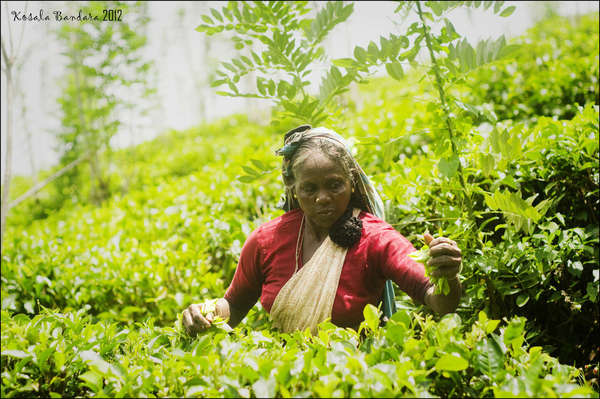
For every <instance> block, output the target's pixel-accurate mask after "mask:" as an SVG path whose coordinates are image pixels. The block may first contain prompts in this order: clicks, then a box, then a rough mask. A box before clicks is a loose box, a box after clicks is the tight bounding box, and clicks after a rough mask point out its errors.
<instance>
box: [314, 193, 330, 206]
mask: <svg viewBox="0 0 600 399" xmlns="http://www.w3.org/2000/svg"><path fill="white" fill-rule="evenodd" d="M330 201H331V196H330V195H329V193H328V192H327V191H325V190H320V191H319V192H317V196H316V197H315V202H316V203H319V204H327V203H329V202H330Z"/></svg>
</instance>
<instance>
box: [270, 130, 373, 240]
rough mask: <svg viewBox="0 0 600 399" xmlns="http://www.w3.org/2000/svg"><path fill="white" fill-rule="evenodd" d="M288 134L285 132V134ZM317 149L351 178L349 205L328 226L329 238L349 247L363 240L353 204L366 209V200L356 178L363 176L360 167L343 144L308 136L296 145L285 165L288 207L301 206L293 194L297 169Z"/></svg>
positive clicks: (289, 208)
mask: <svg viewBox="0 0 600 399" xmlns="http://www.w3.org/2000/svg"><path fill="white" fill-rule="evenodd" d="M288 136H289V133H288V135H286V137H288ZM315 151H319V152H321V153H322V154H323V155H325V156H326V157H327V158H329V159H330V160H332V161H333V162H335V163H336V164H338V165H339V166H340V167H341V168H342V171H343V173H344V175H345V177H346V178H348V179H349V180H350V185H351V187H352V188H353V190H352V191H353V193H352V195H351V197H350V202H349V204H348V208H347V209H346V211H345V212H344V214H343V215H342V216H340V218H339V219H338V220H337V221H336V222H335V223H334V224H333V225H332V226H331V228H330V229H329V238H330V239H331V240H332V241H333V242H334V243H336V244H338V245H339V246H341V247H344V248H349V247H351V246H352V245H354V244H355V243H356V242H358V240H360V237H361V234H362V221H361V220H360V219H358V218H357V217H353V216H352V211H353V209H354V208H359V209H361V210H364V211H367V210H368V209H367V207H366V204H365V203H364V201H363V200H362V199H361V196H360V194H359V190H358V187H357V181H358V179H359V178H360V177H359V176H358V171H357V170H356V169H355V167H354V160H353V159H352V155H351V154H350V153H348V151H346V149H345V148H344V147H343V146H342V145H337V144H336V143H334V142H332V141H331V140H328V139H326V138H322V137H313V138H309V139H307V140H305V141H303V142H302V143H300V145H299V146H298V147H297V149H295V151H293V153H292V154H290V156H289V158H288V159H285V160H284V163H283V167H282V171H281V172H282V177H283V183H284V184H285V186H286V202H285V204H284V209H285V210H292V209H297V208H299V207H300V204H299V203H298V200H297V199H295V198H293V186H294V184H295V183H296V175H295V173H294V169H295V167H296V166H297V165H299V164H301V163H302V162H304V161H305V160H306V158H308V156H309V155H310V154H312V153H314V152H315ZM286 161H287V162H286Z"/></svg>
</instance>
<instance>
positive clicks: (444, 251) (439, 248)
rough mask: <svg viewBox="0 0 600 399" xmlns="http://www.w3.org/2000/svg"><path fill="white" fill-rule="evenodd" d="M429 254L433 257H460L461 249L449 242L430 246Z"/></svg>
mask: <svg viewBox="0 0 600 399" xmlns="http://www.w3.org/2000/svg"><path fill="white" fill-rule="evenodd" d="M429 254H430V255H431V256H432V257H436V256H442V255H448V256H453V257H460V255H461V252H460V248H458V247H457V246H456V245H452V244H450V243H447V242H440V243H438V244H436V245H433V246H429Z"/></svg>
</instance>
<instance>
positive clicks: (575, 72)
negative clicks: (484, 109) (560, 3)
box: [467, 15, 600, 122]
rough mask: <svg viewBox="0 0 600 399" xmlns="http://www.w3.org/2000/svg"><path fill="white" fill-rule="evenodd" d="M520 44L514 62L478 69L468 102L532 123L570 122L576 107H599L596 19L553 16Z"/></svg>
mask: <svg viewBox="0 0 600 399" xmlns="http://www.w3.org/2000/svg"><path fill="white" fill-rule="evenodd" d="M572 24H575V25H576V26H577V27H578V28H577V29H572V27H571V26H572ZM518 43H520V44H521V45H522V48H521V49H520V50H517V52H515V57H514V60H506V61H503V62H498V63H496V64H495V65H494V67H490V68H484V69H480V70H478V71H477V72H476V73H475V74H474V75H473V76H472V77H471V78H470V79H469V83H470V85H469V87H470V90H469V93H468V97H469V99H468V100H467V101H469V102H473V103H487V104H490V105H491V106H492V109H493V111H494V113H495V114H496V115H497V116H498V118H499V119H501V120H502V119H514V120H525V121H529V120H531V121H532V122H535V120H536V119H537V118H539V117H540V116H548V117H557V118H559V119H572V118H573V117H574V116H575V115H576V114H577V112H578V109H577V108H578V106H583V105H585V104H587V103H594V104H596V105H599V104H600V103H599V97H598V90H597V88H598V76H599V72H598V52H599V49H598V18H597V17H596V16H591V15H588V16H581V17H577V19H576V20H574V21H572V22H571V23H566V21H565V20H564V19H563V18H560V17H558V16H553V17H551V18H548V19H545V20H543V21H541V22H540V23H539V24H537V25H536V26H534V27H533V28H531V29H530V30H529V31H528V35H527V36H525V37H523V38H522V39H519V40H518ZM473 82H478V84H472V83H473Z"/></svg>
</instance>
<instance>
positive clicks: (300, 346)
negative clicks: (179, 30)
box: [0, 2, 600, 397]
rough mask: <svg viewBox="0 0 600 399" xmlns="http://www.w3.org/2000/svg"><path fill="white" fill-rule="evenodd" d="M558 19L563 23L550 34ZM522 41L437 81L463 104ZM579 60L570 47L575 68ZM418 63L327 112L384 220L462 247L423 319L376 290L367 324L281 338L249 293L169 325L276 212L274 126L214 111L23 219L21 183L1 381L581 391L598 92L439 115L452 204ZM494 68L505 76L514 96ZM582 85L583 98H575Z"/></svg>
mask: <svg viewBox="0 0 600 399" xmlns="http://www.w3.org/2000/svg"><path fill="white" fill-rule="evenodd" d="M475 3H476V2H475ZM267 6H268V7H275V5H274V4H271V3H268V4H267ZM282 6H286V7H300V8H301V7H302V6H301V5H298V6H292V5H291V3H290V4H288V3H284V4H283V5H282ZM282 6H278V7H282ZM422 6H423V7H425V6H424V5H423V4H422ZM227 7H234V6H227ZM236 7H239V9H242V8H241V7H242V5H241V3H240V4H239V5H237V6H236ZM254 7H261V6H259V5H254ZM335 7H339V6H337V5H336V6H335ZM433 7H436V6H435V5H433ZM300 8H294V9H295V10H299V9H300ZM429 8H431V7H429ZM271 10H273V8H271ZM230 11H231V10H230ZM422 11H423V10H422ZM501 11H502V10H500V12H501ZM231 12H233V11H231ZM240 12H242V13H243V11H240ZM298 12H299V11H298ZM225 13H226V12H225V11H222V12H220V14H219V15H221V17H223V15H224V14H225ZM434 14H435V13H434ZM214 18H217V17H216V16H214ZM224 18H225V19H227V17H226V16H225V17H224ZM243 18H246V16H243ZM425 18H427V17H425ZM587 18H588V19H584V20H585V21H586V22H585V24H580V25H571V24H569V23H568V21H567V20H564V19H561V20H560V21H561V23H560V24H559V23H558V22H556V20H555V22H553V24H554V25H560V29H558V28H557V30H559V31H560V32H563V33H560V34H559V33H556V34H553V35H550V37H552V38H554V39H549V40H550V41H551V45H552V46H554V47H553V48H556V52H559V51H560V53H563V54H568V53H570V52H574V53H576V52H577V51H578V50H577V48H584V49H585V48H593V47H594V46H597V37H596V36H594V35H587V34H586V35H581V34H580V33H578V32H579V29H585V31H586V32H587V30H589V29H590V28H589V26H594V24H595V26H597V25H598V18H597V17H595V16H590V17H587ZM225 19H224V21H225ZM544 23H545V22H542V23H541V25H540V26H543V24H544ZM224 29H225V28H224ZM539 29H540V28H539V27H538V28H534V29H532V31H531V32H530V33H528V35H533V36H531V37H537V36H535V35H537V34H539V31H538V30H539ZM259 33H260V32H259ZM263 33H264V32H263ZM563 34H564V35H567V36H568V37H577V38H579V39H580V40H579V41H577V42H574V41H571V42H564V43H559V42H558V41H557V40H556V39H555V38H556V37H558V36H560V35H563ZM529 37H530V36H525V37H524V38H521V39H518V41H519V42H520V43H521V45H522V47H521V50H519V51H520V52H521V53H520V54H521V56H520V58H519V59H518V61H517V62H514V61H512V60H504V61H502V60H499V61H496V62H494V63H492V64H491V65H482V66H481V67H480V68H478V69H477V70H473V71H470V72H469V74H468V76H467V75H465V79H466V80H465V81H468V82H471V83H469V84H468V85H461V84H458V83H456V85H454V86H452V88H451V89H448V90H449V92H450V93H451V95H452V98H455V99H457V100H458V101H461V102H463V103H464V104H467V103H469V102H471V103H477V102H478V101H479V102H481V101H480V100H477V99H481V96H482V95H483V94H485V93H482V92H481V91H478V90H475V89H473V88H472V87H474V86H476V87H479V86H481V85H482V84H483V83H484V82H491V80H487V79H489V78H490V76H492V77H493V76H497V75H496V72H497V71H506V70H507V69H511V68H516V69H515V73H517V74H521V76H523V77H526V81H525V82H523V84H524V86H528V85H535V84H536V83H534V82H535V81H536V79H537V77H536V76H535V74H532V73H529V72H527V71H528V70H529V69H528V68H531V65H534V64H535V57H538V56H539V54H538V53H536V51H535V49H536V48H537V46H540V47H542V48H545V46H546V45H547V43H545V42H543V41H539V40H538V41H536V42H535V43H532V44H531V46H534V47H532V50H531V51H529V50H527V46H528V41H529V40H530V39H528V38H529ZM422 40H425V39H422ZM559 49H560V50H559ZM366 51H368V49H367V50H366ZM377 51H379V49H378V50H377ZM528 55H529V56H530V57H531V58H527V56H528ZM595 60H596V58H594V57H583V58H581V62H582V63H588V64H587V65H589V66H590V70H594V69H593V68H594V65H595V64H594V62H596V61H595ZM521 65H522V68H524V69H522V70H521V69H520V68H521ZM557 65H559V62H558V61H557ZM557 67H558V66H557ZM340 68H343V67H340ZM424 68H427V67H423V66H417V68H415V69H414V70H407V71H404V78H403V79H404V80H401V81H398V80H394V79H391V78H387V77H386V78H381V79H371V80H370V81H369V84H368V85H361V86H360V97H359V99H358V100H357V101H356V102H353V101H352V99H350V98H348V97H344V98H343V99H342V101H344V102H346V103H347V104H348V109H349V110H351V111H352V112H348V113H339V114H337V115H334V116H332V119H331V120H330V121H331V123H333V124H334V125H335V126H340V127H341V128H343V131H342V133H343V134H344V136H346V137H347V138H348V139H349V141H350V142H351V143H353V145H354V147H355V148H356V150H357V151H356V157H357V158H358V161H359V163H360V164H361V165H362V166H363V168H364V169H365V171H366V173H368V174H369V175H370V176H372V179H373V181H374V183H375V185H376V187H377V189H378V191H379V192H380V193H381V195H382V197H383V199H384V202H385V206H386V214H387V215H388V220H389V222H390V223H392V224H393V226H394V227H395V228H396V229H398V230H399V231H400V232H401V233H402V234H403V235H405V236H406V237H407V238H408V239H409V240H410V241H412V242H413V243H414V244H417V243H418V234H421V233H422V232H423V231H425V230H426V229H429V231H441V232H442V233H443V234H444V235H445V236H448V237H450V238H452V239H454V240H455V241H457V242H458V244H459V247H460V248H461V249H463V270H462V272H461V279H462V284H463V288H464V294H463V298H462V301H461V304H460V306H459V308H458V310H457V312H456V313H455V314H450V315H446V316H444V317H437V316H433V315H431V314H430V313H429V312H428V311H427V310H426V309H425V308H423V307H421V306H415V305H414V304H412V303H411V302H410V301H409V300H408V299H407V298H406V297H404V296H403V295H401V294H400V293H397V296H396V305H397V307H398V311H397V312H396V313H395V314H394V316H393V317H392V318H391V320H390V321H389V322H388V323H387V324H386V325H385V326H380V325H379V320H380V313H379V311H378V310H377V309H376V308H374V307H372V306H368V307H367V308H365V311H364V317H365V321H364V322H363V323H362V324H361V326H360V328H359V330H358V331H354V330H350V329H341V328H337V327H335V326H333V325H332V324H331V323H329V322H325V323H322V325H321V326H320V329H319V331H318V333H317V334H315V335H314V336H313V335H310V334H308V333H306V332H296V333H293V334H281V333H279V332H277V331H275V330H273V329H272V328H271V323H270V320H269V318H268V315H267V314H266V312H264V310H263V309H262V308H261V306H260V304H257V305H256V306H255V307H254V308H253V309H252V310H251V311H250V314H249V315H248V316H247V317H246V318H245V320H244V321H243V322H242V323H241V324H240V326H238V327H236V328H235V329H234V330H233V331H232V332H226V331H223V330H221V329H219V328H213V329H211V330H210V331H208V332H207V333H205V334H202V335H200V336H198V337H196V338H191V337H189V336H187V335H185V334H183V332H182V330H181V326H180V321H179V317H180V316H179V315H180V313H181V311H182V310H183V309H184V308H185V307H186V306H188V305H189V304H190V303H195V302H198V301H200V300H201V299H204V298H210V297H217V296H221V295H222V294H223V292H224V290H225V288H226V286H227V284H228V283H229V282H230V281H231V277H232V275H233V272H234V270H235V266H236V262H237V259H238V257H239V253H240V248H241V246H242V245H243V242H244V240H245V238H246V237H247V235H248V234H249V233H250V232H251V231H252V230H253V229H254V228H256V227H257V226H259V225H260V224H261V223H263V222H265V221H267V220H270V219H272V218H274V217H276V216H278V215H280V214H281V213H282V210H281V209H279V208H278V200H279V199H280V197H281V195H282V193H283V187H282V184H281V182H280V178H279V176H278V175H277V174H276V173H263V172H264V171H269V170H273V171H274V170H277V166H276V165H277V160H276V159H275V156H274V155H273V150H275V149H276V148H278V147H279V146H280V144H281V136H280V133H281V131H280V130H281V129H280V128H278V127H274V126H260V125H257V124H255V123H251V122H249V121H248V118H246V117H244V116H232V117H228V118H225V119H223V120H220V121H216V122H214V123H212V124H207V125H202V126H199V127H198V128H194V129H190V130H187V131H172V132H168V133H166V134H164V135H162V136H160V137H158V138H156V139H155V140H153V141H150V142H147V143H144V144H141V145H139V146H137V147H134V148H128V149H123V150H119V151H115V152H114V154H112V159H113V162H115V168H114V171H113V172H112V174H111V176H110V178H111V181H113V182H115V184H117V185H119V184H121V183H123V180H124V179H126V178H128V179H129V184H128V190H123V191H120V192H119V191H115V194H113V195H112V196H111V197H109V198H108V199H107V200H106V201H105V202H104V203H103V204H101V205H100V206H95V205H91V204H87V203H83V202H79V203H72V204H65V205H63V206H62V207H61V209H60V211H58V212H47V215H46V217H44V218H39V217H36V216H35V215H32V213H31V211H32V210H36V209H37V214H38V215H41V214H43V211H44V209H43V207H44V201H46V200H48V198H47V197H45V196H51V195H52V194H50V193H48V192H45V193H44V192H42V193H40V195H41V198H40V199H41V201H40V202H38V203H36V202H33V201H32V202H26V203H23V204H22V205H21V206H20V207H19V208H15V212H13V213H11V214H10V215H9V217H8V218H7V221H8V222H7V230H6V237H5V245H4V247H3V249H2V270H1V281H2V284H1V291H2V313H1V317H2V320H1V324H2V332H1V334H2V340H1V342H2V348H1V359H0V362H1V365H0V367H1V369H2V372H1V378H2V385H1V394H2V397H5V396H6V397H14V396H19V397H25V396H27V397H32V396H35V397H48V396H50V397H60V396H98V397H113V396H128V397H129V396H130V397H140V396H161V397H182V396H185V397H195V396H202V397H205V396H210V397H225V396H227V397H233V396H235V397H267V396H271V397H272V396H281V397H303V396H324V397H334V396H335V397H340V396H343V397H350V396H351V397H388V396H394V397H395V396H417V397H424V396H444V397H446V396H469V397H478V396H480V397H496V396H500V397H559V396H560V397H568V396H575V397H597V396H598V387H597V378H598V375H597V373H598V371H597V370H598V364H597V362H598V349H597V343H596V342H595V340H594V338H593V337H594V336H595V335H596V333H595V332H596V330H597V326H598V319H599V317H598V310H597V305H596V303H597V300H598V294H597V293H598V284H599V280H600V279H599V277H598V268H597V264H598V258H599V251H598V248H599V242H598V229H597V215H598V205H599V202H598V183H599V177H598V176H599V175H600V171H599V168H598V159H599V149H598V115H599V114H598V104H594V101H590V100H586V104H585V105H583V104H581V106H575V107H574V108H573V110H574V113H573V117H572V118H571V117H570V118H569V119H559V118H558V115H555V117H548V116H544V115H537V114H536V112H537V111H535V110H536V109H537V106H536V105H535V104H537V101H538V99H536V98H533V97H527V96H523V97H520V101H522V102H523V104H524V105H523V106H522V107H519V109H522V110H523V113H522V114H519V116H515V117H514V118H512V119H511V117H510V115H508V114H503V113H502V111H500V110H501V109H502V107H507V106H506V104H500V103H501V102H502V99H501V96H502V94H498V96H500V97H498V98H496V97H494V96H495V95H494V96H490V97H489V98H490V99H489V100H486V101H489V103H482V104H483V105H481V106H480V105H478V106H476V109H477V110H480V111H481V113H483V110H485V109H487V110H488V111H489V112H490V113H491V112H492V111H493V112H494V113H496V112H497V114H496V115H497V118H498V120H496V121H490V120H489V119H487V117H484V116H482V115H475V113H473V112H470V111H465V112H462V113H457V114H456V118H455V119H453V120H452V121H453V123H455V125H454V126H457V124H460V126H461V131H460V135H461V137H462V139H463V140H464V141H463V142H461V143H460V157H461V159H460V162H461V164H463V165H464V169H463V172H462V173H463V175H464V177H465V184H466V185H467V186H468V187H469V188H470V190H471V193H470V196H471V201H472V203H471V205H472V213H471V214H470V215H468V214H467V215H465V211H464V209H463V208H462V207H461V206H460V204H461V196H462V194H461V193H460V190H461V189H462V187H461V186H460V183H459V181H458V179H457V177H456V176H453V177H452V178H448V176H447V175H445V174H444V173H443V172H442V170H441V169H440V168H439V164H440V159H439V156H438V155H435V154H436V153H435V151H433V150H432V148H433V147H434V146H435V145H437V144H436V141H437V140H438V136H437V135H438V134H439V131H435V132H436V133H435V134H434V130H432V126H433V127H435V126H438V127H439V126H440V123H441V122H440V121H442V122H443V118H442V117H441V114H440V113H439V112H438V111H437V110H435V109H434V108H435V105H434V106H431V105H429V104H432V103H433V104H435V101H436V100H435V98H436V91H437V88H436V86H435V84H436V83H435V81H433V80H428V79H424V80H419V79H420V77H421V76H423V74H424V73H425V74H426V73H427V70H426V69H424ZM440 68H442V67H440ZM584 69H585V68H584V67H582V68H581V70H582V71H583V70H584ZM502 73H504V72H502ZM501 75H502V74H501ZM501 75H500V76H501ZM479 77H481V79H482V80H481V81H479V80H477V79H479ZM473 82H474V83H473ZM510 82H512V81H507V82H506V91H507V92H508V93H516V92H518V88H516V87H515V83H510ZM496 84H498V83H497V82H496V83H494V85H496ZM536 87H537V86H536ZM593 89H594V90H595V91H594V92H592V94H591V95H590V96H588V97H585V98H588V99H594V98H597V94H596V93H598V87H597V84H596V86H594V87H593ZM503 90H504V89H503ZM572 90H573V92H572V93H575V94H574V95H577V94H576V93H579V92H580V90H581V87H579V86H575V87H573V88H572ZM502 92H503V91H501V92H497V93H502ZM551 93H554V94H552V95H553V96H556V95H557V94H556V92H554V91H552V92H551ZM567 94H568V93H567ZM511 95H512V94H511ZM569 95H570V94H569ZM469 98H471V100H469ZM556 98H557V97H552V98H550V99H547V102H546V104H550V103H552V101H554V100H552V99H556ZM561 98H568V96H567V97H561ZM472 99H475V100H472ZM361 101H362V102H361ZM545 101H546V100H545ZM559 103H560V102H558V101H557V104H559ZM507 109H508V108H507ZM525 109H527V111H524V110H525ZM569 112H570V111H569ZM561 115H570V114H569V113H568V112H567V111H565V113H564V114H561ZM441 118H442V119H441ZM441 126H442V127H443V124H442V125H441ZM435 129H437V128H435ZM440 129H441V128H440ZM275 133H279V134H277V135H276V134H275ZM249 159H253V160H254V161H249ZM249 162H250V163H249ZM249 165H252V170H253V172H252V173H250V172H249V171H248V170H247V168H249ZM127 176H128V177H127ZM242 176H250V177H253V176H254V177H253V178H248V179H243V178H242ZM242 180H246V182H244V181H242ZM19 189H20V190H21V191H24V190H26V189H27V187H26V184H23V187H20V188H19ZM49 189H50V190H56V186H50V187H49ZM467 222H468V223H467ZM573 365H574V366H576V367H577V368H576V367H573Z"/></svg>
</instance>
